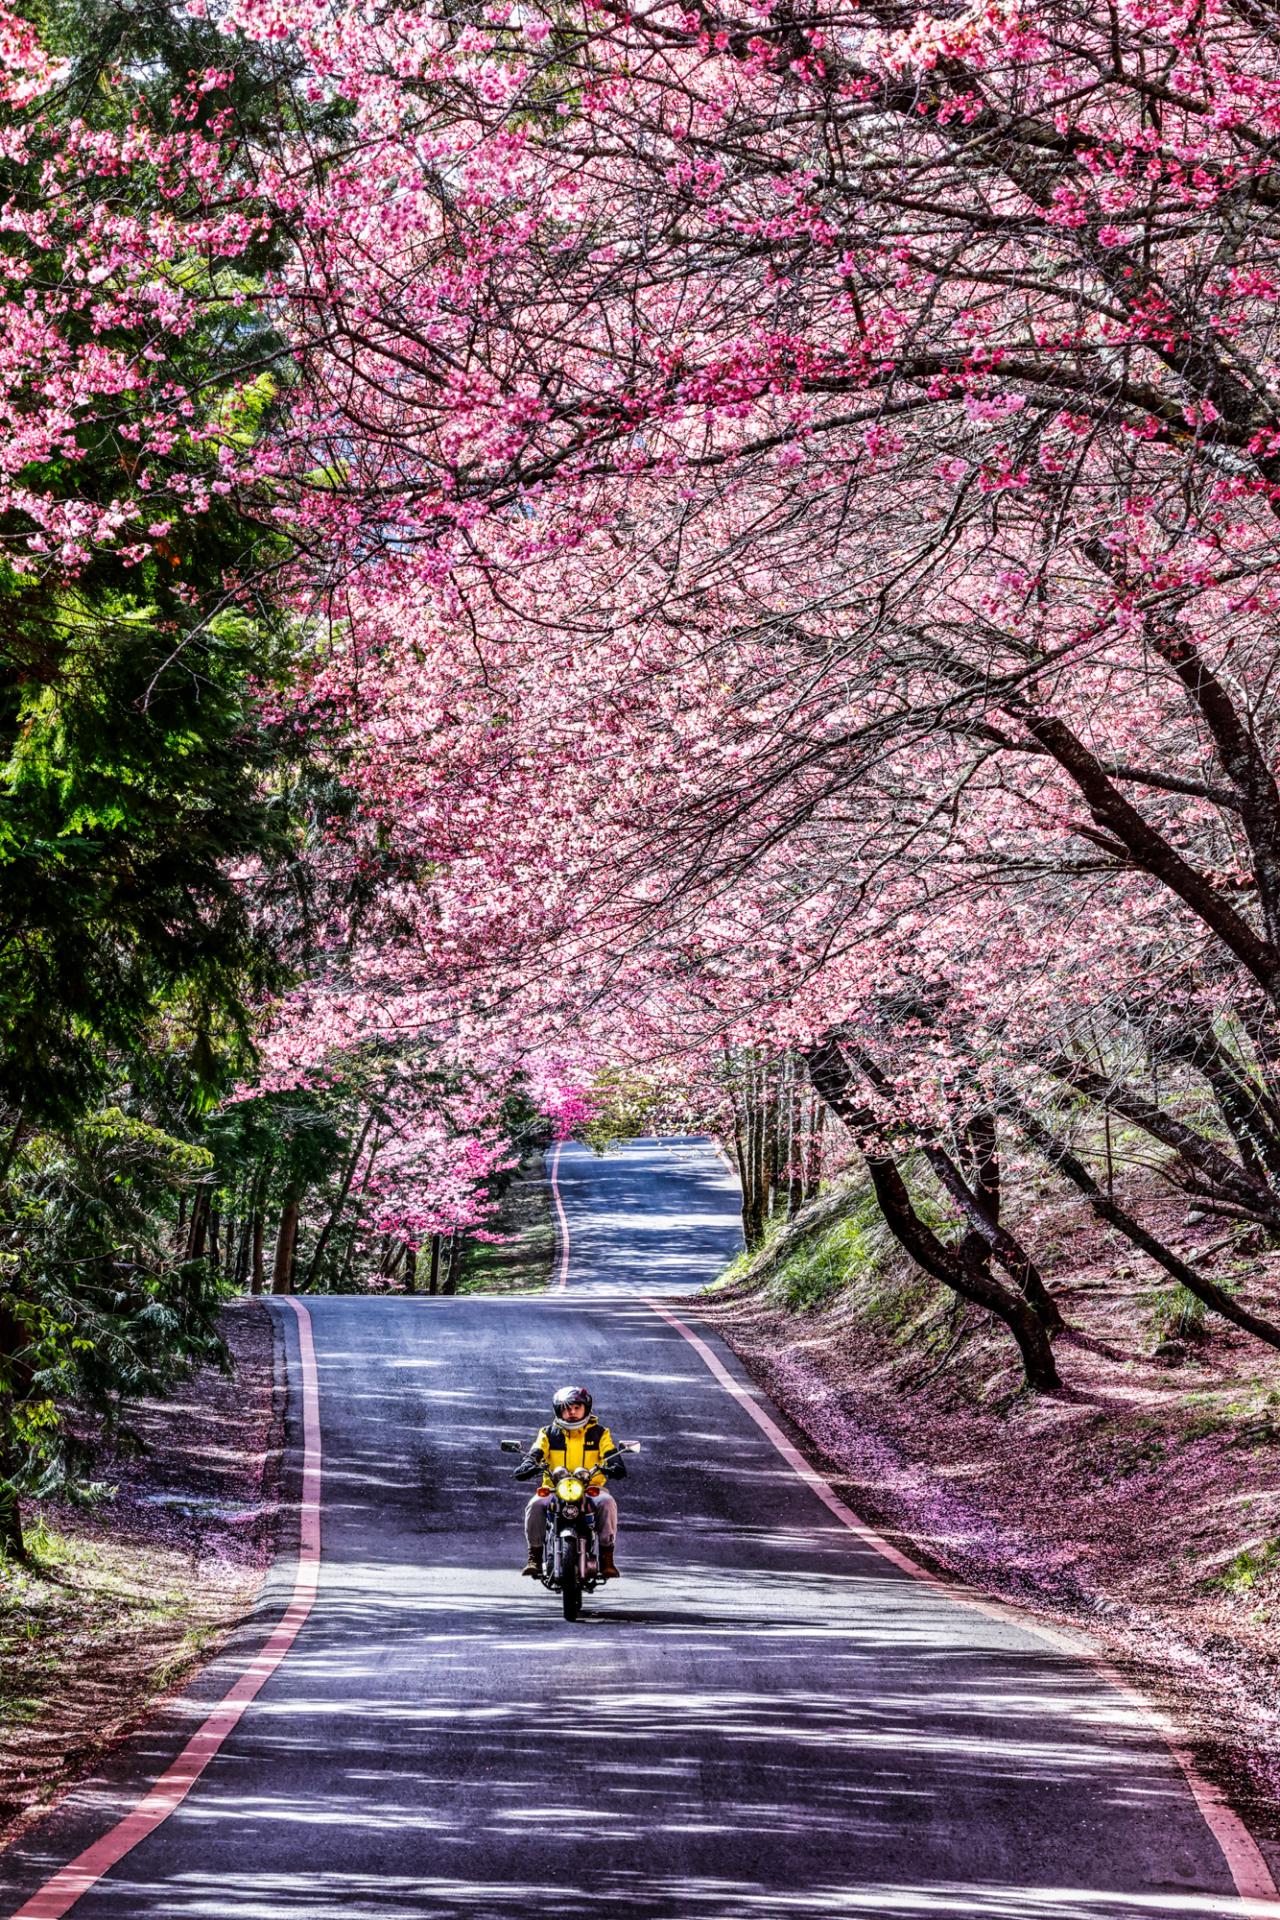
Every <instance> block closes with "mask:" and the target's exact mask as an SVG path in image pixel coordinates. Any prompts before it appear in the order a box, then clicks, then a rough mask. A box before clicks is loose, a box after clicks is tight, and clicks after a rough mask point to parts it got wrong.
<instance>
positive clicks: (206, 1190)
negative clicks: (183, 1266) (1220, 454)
mask: <svg viewBox="0 0 1280 1920" xmlns="http://www.w3.org/2000/svg"><path fill="white" fill-rule="evenodd" d="M212 1200H213V1189H212V1188H211V1187H200V1188H198V1189H197V1192H196V1196H195V1199H194V1200H193V1201H192V1202H191V1226H190V1229H189V1231H188V1233H187V1253H186V1257H187V1259H188V1260H203V1258H204V1248H205V1240H206V1238H207V1235H208V1232H209V1209H210V1206H211V1204H212Z"/></svg>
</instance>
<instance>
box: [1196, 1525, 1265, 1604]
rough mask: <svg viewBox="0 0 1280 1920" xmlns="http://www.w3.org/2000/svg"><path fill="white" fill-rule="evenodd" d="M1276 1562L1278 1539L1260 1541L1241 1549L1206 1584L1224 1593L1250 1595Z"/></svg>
mask: <svg viewBox="0 0 1280 1920" xmlns="http://www.w3.org/2000/svg"><path fill="white" fill-rule="evenodd" d="M1278 1561H1280V1539H1271V1540H1261V1541H1258V1542H1256V1543H1255V1544H1254V1545H1253V1546H1249V1547H1242V1548H1241V1549H1240V1551H1239V1553H1237V1554H1236V1555H1235V1556H1234V1558H1233V1559H1231V1560H1229V1561H1228V1563H1227V1565H1226V1566H1225V1567H1224V1568H1223V1570H1222V1572H1221V1573H1219V1574H1217V1575H1215V1577H1214V1578H1213V1579H1212V1580H1211V1581H1209V1582H1208V1583H1207V1584H1208V1585H1210V1586H1214V1587H1220V1588H1221V1589H1222V1590H1223V1592H1224V1593H1232V1594H1236V1595H1243V1594H1246V1593H1251V1592H1252V1591H1253V1589H1254V1587H1255V1586H1256V1585H1257V1583H1258V1581H1259V1580H1260V1579H1261V1578H1262V1577H1263V1575H1264V1574H1267V1573H1270V1572H1272V1571H1274V1569H1275V1566H1276V1564H1277V1562H1278Z"/></svg>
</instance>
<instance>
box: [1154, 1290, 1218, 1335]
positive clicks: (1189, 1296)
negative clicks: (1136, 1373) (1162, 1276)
mask: <svg viewBox="0 0 1280 1920" xmlns="http://www.w3.org/2000/svg"><path fill="white" fill-rule="evenodd" d="M1207 1311H1208V1310H1207V1308H1206V1307H1205V1304H1204V1301H1203V1300H1201V1299H1200V1298H1199V1297H1198V1295H1196V1294H1194V1293H1192V1292H1190V1291H1189V1289H1188V1288H1186V1287H1184V1286H1183V1284H1182V1282H1181V1281H1180V1280H1179V1281H1176V1282H1175V1283H1174V1285H1173V1286H1172V1287H1170V1288H1168V1289H1167V1290H1166V1291H1163V1292H1161V1293H1160V1294H1159V1295H1158V1296H1157V1298H1156V1303H1155V1307H1154V1310H1153V1312H1152V1316H1151V1320H1152V1326H1153V1329H1154V1331H1155V1335H1156V1338H1157V1339H1158V1340H1203V1339H1204V1337H1205V1333H1206V1328H1205V1315H1206V1313H1207Z"/></svg>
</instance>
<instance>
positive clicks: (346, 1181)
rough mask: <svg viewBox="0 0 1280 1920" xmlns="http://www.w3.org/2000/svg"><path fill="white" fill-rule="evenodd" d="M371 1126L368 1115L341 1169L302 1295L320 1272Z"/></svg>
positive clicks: (371, 1118) (371, 1120)
mask: <svg viewBox="0 0 1280 1920" xmlns="http://www.w3.org/2000/svg"><path fill="white" fill-rule="evenodd" d="M372 1125H373V1115H372V1114H369V1115H368V1116H367V1117H366V1119H365V1123H364V1126H363V1127H362V1128H361V1130H360V1138H359V1139H358V1140H357V1141H356V1144H355V1148H354V1151H353V1152H352V1154H351V1157H350V1159H349V1160H348V1161H347V1164H346V1167H345V1168H344V1169H343V1174H342V1185H341V1186H340V1188H339V1189H338V1197H337V1199H336V1200H335V1201H334V1203H333V1206H332V1207H331V1208H330V1210H329V1215H328V1218H327V1219H326V1221H325V1223H324V1225H323V1226H322V1227H321V1229H320V1233H319V1235H318V1237H317V1239H316V1244H315V1247H314V1249H313V1251H312V1255H311V1260H310V1262H309V1264H308V1266H307V1277H306V1279H305V1280H304V1281H303V1283H302V1289H301V1290H302V1292H303V1293H306V1292H307V1291H308V1289H309V1288H310V1287H311V1285H312V1283H313V1282H314V1280H315V1278H316V1275H317V1274H318V1273H319V1271H320V1262H321V1260H322V1259H323V1258H324V1251H325V1248H326V1247H327V1246H328V1244H329V1236H330V1234H331V1233H332V1232H333V1230H334V1228H335V1227H336V1226H337V1224H338V1221H339V1219H340V1218H341V1215H342V1211H343V1208H344V1207H345V1206H346V1204H347V1195H348V1194H349V1193H350V1192H351V1182H352V1181H353V1180H354V1179H355V1177H356V1168H357V1167H358V1166H359V1164H360V1156H361V1154H362V1153H363V1152H364V1143H365V1141H366V1140H367V1139H368V1137H369V1129H370V1127H371V1126H372Z"/></svg>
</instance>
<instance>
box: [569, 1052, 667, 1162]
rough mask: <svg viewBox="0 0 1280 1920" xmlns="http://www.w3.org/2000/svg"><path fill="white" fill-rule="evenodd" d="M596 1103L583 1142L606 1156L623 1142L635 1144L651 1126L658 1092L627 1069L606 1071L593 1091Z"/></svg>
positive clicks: (616, 1068) (651, 1082)
mask: <svg viewBox="0 0 1280 1920" xmlns="http://www.w3.org/2000/svg"><path fill="white" fill-rule="evenodd" d="M591 1093H592V1097H593V1099H594V1101H595V1103H596V1106H595V1114H594V1116H593V1118H592V1120H591V1124H590V1125H589V1126H588V1127H586V1128H584V1130H583V1135H582V1137H583V1139H584V1140H585V1142H586V1144H587V1145H588V1146H589V1147H590V1148H591V1149H592V1151H593V1152H595V1153H607V1152H608V1150H609V1148H610V1147H612V1146H616V1145H618V1144H619V1142H621V1141H623V1140H637V1139H639V1138H640V1137H641V1136H642V1135H643V1134H645V1133H646V1132H647V1131H648V1129H649V1126H650V1125H651V1116H652V1112H653V1107H654V1102H655V1100H656V1098H657V1089H656V1087H655V1085H654V1082H653V1081H652V1080H650V1079H649V1078H648V1077H647V1076H646V1075H645V1074H643V1073H637V1072H635V1071H633V1070H632V1069H631V1068H628V1067H606V1068H605V1069H604V1071H603V1072H602V1073H600V1074H599V1075H598V1077H597V1078H596V1080H595V1082H594V1084H593V1086H592V1088H591Z"/></svg>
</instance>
